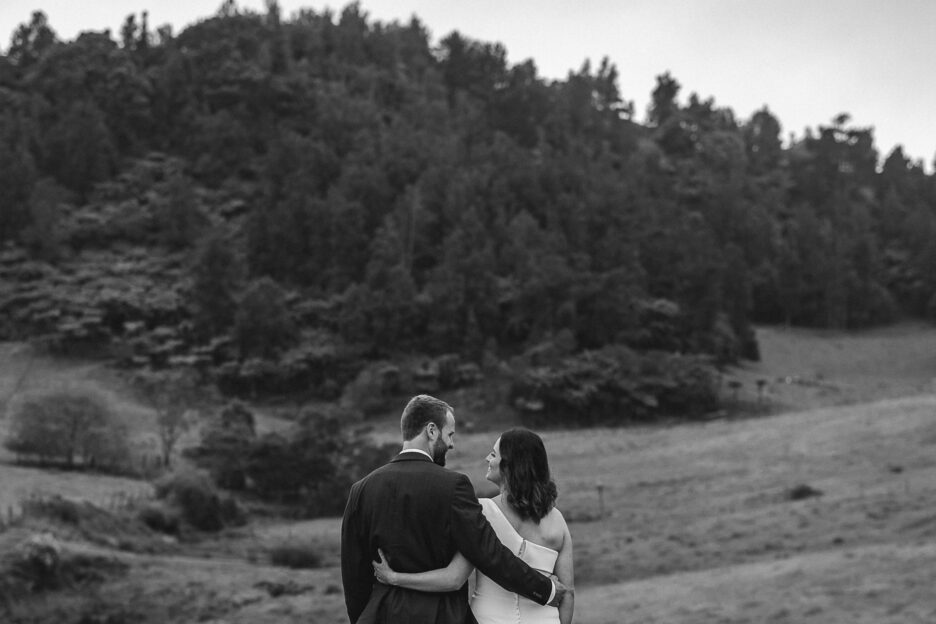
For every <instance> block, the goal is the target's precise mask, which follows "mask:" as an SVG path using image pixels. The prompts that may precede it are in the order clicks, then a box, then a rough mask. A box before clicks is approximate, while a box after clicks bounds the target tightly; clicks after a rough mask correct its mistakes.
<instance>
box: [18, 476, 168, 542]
mask: <svg viewBox="0 0 936 624" xmlns="http://www.w3.org/2000/svg"><path fill="white" fill-rule="evenodd" d="M56 497H59V498H63V499H65V500H70V501H72V502H75V503H79V504H80V503H88V504H90V505H93V506H94V507H97V508H98V509H103V510H105V511H110V512H118V511H125V510H127V509H133V508H135V507H138V506H139V505H140V504H141V503H143V502H145V501H151V500H153V499H154V498H155V493H154V492H153V489H152V487H148V486H143V487H138V488H134V489H132V490H116V491H114V492H110V493H108V494H104V495H102V496H100V497H96V498H78V499H76V498H74V497H67V496H62V495H61V494H55V493H50V492H37V491H33V492H30V493H29V494H27V495H26V496H23V497H22V498H21V499H20V501H19V503H17V504H9V505H7V507H6V509H2V508H0V533H2V532H4V531H7V530H8V529H10V528H11V527H13V526H14V525H16V524H17V523H19V521H20V520H22V519H23V517H24V516H26V515H27V513H28V512H29V509H30V507H34V506H35V505H38V504H42V503H44V502H47V501H49V500H52V499H53V498H56Z"/></svg>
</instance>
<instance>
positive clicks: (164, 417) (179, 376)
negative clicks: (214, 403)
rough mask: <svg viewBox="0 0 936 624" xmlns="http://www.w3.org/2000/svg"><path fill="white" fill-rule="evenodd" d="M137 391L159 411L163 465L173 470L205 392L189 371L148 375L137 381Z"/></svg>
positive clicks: (141, 374)
mask: <svg viewBox="0 0 936 624" xmlns="http://www.w3.org/2000/svg"><path fill="white" fill-rule="evenodd" d="M134 385H135V386H136V388H137V391H138V392H139V394H140V395H141V396H142V398H143V400H145V401H146V402H147V403H149V405H150V406H151V407H152V408H153V409H154V410H156V431H157V433H158V434H159V445H160V451H161V455H162V465H163V466H164V467H166V468H171V467H172V454H173V452H174V451H175V447H176V444H177V443H178V441H179V438H181V437H182V436H183V435H184V434H185V432H186V431H188V430H189V429H190V428H191V427H192V424H193V422H192V421H193V420H194V418H193V417H194V416H196V415H197V409H198V405H199V403H200V402H201V398H202V392H201V390H200V388H199V386H198V383H197V380H196V379H195V376H194V375H193V374H192V373H191V372H189V371H178V370H174V371H158V372H152V371H147V372H143V373H140V374H138V375H137V376H136V377H135V378H134Z"/></svg>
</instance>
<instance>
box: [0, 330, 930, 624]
mask: <svg viewBox="0 0 936 624" xmlns="http://www.w3.org/2000/svg"><path fill="white" fill-rule="evenodd" d="M760 337H761V342H762V348H763V352H764V361H763V362H761V363H759V364H756V365H749V366H745V367H743V368H742V369H739V370H736V371H732V373H731V374H732V376H734V377H736V378H738V379H739V380H741V381H742V382H743V388H742V391H741V392H742V394H743V395H745V396H743V397H742V398H747V399H749V400H753V398H754V397H755V390H754V389H753V388H754V387H755V385H754V382H755V380H756V379H766V380H768V381H769V386H768V388H767V390H768V396H769V398H770V399H771V400H772V401H776V402H781V403H783V404H784V405H786V406H787V408H788V409H789V411H787V412H786V413H783V414H780V415H776V416H771V417H769V418H761V419H737V420H725V419H723V420H716V421H711V422H708V423H704V424H696V425H680V426H670V427H657V428H640V429H618V430H610V429H603V430H590V431H576V432H546V433H545V435H544V438H545V439H546V443H547V447H548V449H549V451H550V456H551V462H552V465H553V470H554V472H555V473H556V477H557V480H558V482H559V486H560V490H561V494H560V496H561V499H560V508H561V509H562V510H563V511H564V512H565V513H566V515H567V517H568V518H569V519H570V520H571V528H572V533H573V537H574V540H575V544H576V563H577V565H576V567H577V576H578V583H577V585H578V598H577V608H576V613H577V616H576V621H577V622H581V623H584V624H588V623H599V622H608V623H611V622H615V623H616V622H634V623H636V622H667V623H679V622H687V623H688V622H692V623H694V624H695V623H705V622H765V621H774V622H803V621H816V622H824V623H832V624H835V623H838V622H842V623H844V622H849V623H853V622H869V623H870V622H875V623H887V622H894V623H897V622H901V623H903V622H916V621H920V622H930V621H936V597H934V596H933V595H932V592H931V591H930V588H931V587H932V586H933V585H934V583H936V512H934V511H933V509H934V508H936V506H934V503H936V418H934V412H936V397H934V396H932V395H930V394H927V393H926V392H928V391H930V390H931V385H930V384H931V383H932V379H933V376H934V375H936V330H933V329H931V328H926V327H920V326H902V327H899V328H893V329H888V330H880V331H875V332H869V333H863V334H856V335H848V334H830V333H820V332H805V331H790V330H782V329H776V328H768V329H762V330H761V332H760ZM788 377H789V378H790V380H789V383H788V382H787V380H786V378H788ZM781 379H782V380H783V381H780V380H781ZM901 396H903V397H904V398H895V397H901ZM855 401H857V402H858V403H854V402H855ZM457 406H458V405H457V403H456V407H457ZM470 416H471V418H473V419H474V420H482V419H483V414H481V413H480V412H478V413H471V414H470ZM377 426H378V428H385V429H389V430H391V431H392V429H393V428H394V426H395V422H394V421H393V419H392V418H389V417H388V418H387V419H386V421H385V422H383V421H382V422H379V423H377ZM495 436H496V434H495V433H492V432H484V433H465V432H461V433H459V441H458V449H457V452H456V453H455V456H454V457H452V460H451V466H452V467H453V468H454V469H457V470H463V471H465V472H467V473H468V474H469V475H470V476H471V477H472V479H473V480H475V482H476V483H478V484H481V479H482V476H481V475H482V474H483V473H482V465H481V459H482V458H483V456H484V455H485V454H486V453H487V449H488V448H489V446H490V444H491V443H492V442H493V437H495ZM0 471H4V472H3V474H2V478H3V480H4V482H6V481H7V477H8V476H9V474H10V473H9V472H7V468H6V467H2V466H0ZM598 482H600V483H601V484H602V486H603V490H602V493H603V503H604V506H603V511H604V515H603V516H602V515H601V513H600V512H601V511H602V508H601V505H600V501H599V497H598V490H597V487H596V486H597V483H598ZM798 484H809V485H811V486H812V487H815V488H818V489H819V490H822V491H823V492H824V495H823V496H821V497H817V498H810V499H807V500H801V501H790V500H788V499H787V497H786V493H787V492H788V490H789V488H791V487H793V486H795V485H798ZM337 529H338V522H337V521H336V520H320V521H314V522H304V523H295V524H283V523H277V524H269V525H260V524H258V525H256V526H254V527H252V528H251V529H250V530H249V531H246V532H240V533H238V534H236V535H233V536H231V537H230V538H228V539H227V540H226V541H219V542H218V547H217V552H222V551H223V552H226V553H228V555H233V556H229V557H225V558H222V559H217V558H214V559H205V558H204V557H199V558H189V559H180V558H177V557H159V556H138V555H128V554H120V555H118V556H120V557H124V558H126V560H127V561H129V562H130V563H131V567H130V571H129V573H128V574H127V575H126V576H124V577H123V578H121V579H119V580H117V581H114V582H111V583H109V584H107V585H105V586H104V587H102V588H101V590H100V592H99V596H98V598H97V599H98V600H100V601H103V603H106V604H109V605H114V604H121V603H122V604H133V605H136V607H135V608H136V609H138V615H140V614H142V616H143V617H145V621H148V622H163V621H165V622H184V621H195V620H198V619H204V620H205V621H221V620H222V619H223V621H225V622H251V623H256V624H263V623H266V622H269V623H271V624H272V623H273V622H276V623H278V624H282V623H287V624H288V623H290V622H309V621H315V622H324V623H327V622H341V621H344V618H343V617H342V614H343V607H342V598H341V594H340V592H338V591H337V587H338V585H339V584H340V583H339V581H338V578H337V567H336V566H337V545H336V540H337ZM283 539H286V540H290V541H295V542H297V543H302V542H311V543H315V544H318V545H319V547H320V548H321V550H322V552H323V556H324V563H325V566H326V567H325V568H323V569H321V570H312V571H298V572H297V571H287V570H283V569H278V568H272V567H268V566H264V565H255V564H252V563H250V562H249V559H250V558H251V557H250V556H249V553H250V552H251V551H253V552H257V551H262V550H263V548H264V547H265V546H268V545H269V544H271V543H274V542H276V541H279V540H283ZM204 550H205V549H204V548H200V549H199V551H201V552H204ZM216 557H217V555H216ZM264 581H265V582H272V583H287V582H289V581H291V582H292V583H293V584H294V588H295V592H293V593H292V595H283V596H279V597H272V596H270V595H269V593H268V592H266V591H265V590H263V589H262V588H261V587H258V586H257V583H260V582H264ZM289 593H290V592H287V594H289Z"/></svg>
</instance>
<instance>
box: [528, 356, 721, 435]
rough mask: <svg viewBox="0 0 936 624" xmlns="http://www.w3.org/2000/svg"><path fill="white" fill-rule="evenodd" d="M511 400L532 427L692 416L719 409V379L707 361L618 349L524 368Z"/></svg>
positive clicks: (700, 358) (698, 358)
mask: <svg viewBox="0 0 936 624" xmlns="http://www.w3.org/2000/svg"><path fill="white" fill-rule="evenodd" d="M510 396H511V399H512V401H513V404H514V406H515V407H518V408H519V409H520V411H521V413H522V416H523V419H524V421H525V422H526V423H527V424H529V425H531V426H542V425H550V424H554V425H555V424H561V425H565V426H568V425H576V426H589V425H594V424H600V423H610V424H614V423H626V422H632V421H646V420H652V419H655V418H659V417H662V416H688V417H694V416H697V415H699V414H703V413H706V412H709V411H711V410H713V409H715V408H716V407H717V404H718V391H717V376H716V373H715V370H714V368H713V367H712V366H711V364H710V363H709V362H708V361H707V360H706V359H705V358H702V357H699V356H684V355H674V354H670V353H663V352H659V351H657V352H651V353H645V354H641V353H638V352H636V351H633V350H631V349H628V348H627V347H623V346H620V345H616V346H611V347H606V348H604V349H601V350H597V351H586V352H584V353H582V354H580V355H577V356H575V357H570V358H566V359H564V360H562V361H561V362H559V363H556V364H554V365H552V366H548V367H537V368H531V369H528V370H526V371H524V372H523V373H522V374H521V375H519V376H518V378H517V379H516V380H515V381H514V383H513V386H512V388H511V393H510Z"/></svg>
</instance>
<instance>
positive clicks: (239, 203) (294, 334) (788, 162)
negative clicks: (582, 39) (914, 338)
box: [0, 2, 936, 362]
mask: <svg viewBox="0 0 936 624" xmlns="http://www.w3.org/2000/svg"><path fill="white" fill-rule="evenodd" d="M634 115H635V111H634V106H633V104H632V103H631V102H629V101H627V100H626V99H624V96H623V95H622V94H621V93H620V92H619V89H618V85H617V69H616V67H615V66H614V64H613V63H612V62H611V61H610V60H609V59H603V60H602V61H601V63H600V64H598V66H597V68H595V67H593V66H592V64H591V63H590V62H587V61H586V62H585V63H583V65H582V66H581V67H580V68H579V69H578V70H576V71H570V72H569V74H568V76H567V78H566V79H565V80H558V81H548V80H545V79H543V78H541V77H540V76H538V75H537V70H536V66H535V64H534V63H533V62H532V61H525V62H522V63H519V64H516V65H513V66H511V65H510V64H509V63H508V61H507V52H506V50H505V49H504V48H503V46H501V45H500V44H493V43H486V42H480V41H475V40H472V39H470V38H469V37H467V36H465V35H464V34H461V33H458V32H453V33H451V34H449V35H447V36H445V37H443V38H441V40H440V41H439V42H438V43H437V44H433V43H432V42H431V41H430V37H429V34H428V32H427V30H426V28H425V27H424V26H423V24H421V23H420V22H419V20H418V19H417V18H413V19H412V20H411V21H410V22H408V23H398V22H393V23H379V22H375V21H372V20H370V19H369V18H368V16H367V14H366V13H365V12H364V10H363V9H362V8H361V7H360V6H359V5H357V4H351V5H348V6H347V7H346V8H344V9H343V10H342V11H341V12H340V14H333V13H331V12H329V11H325V12H322V13H317V12H314V11H311V10H304V11H301V12H300V13H298V14H297V15H295V16H294V17H292V18H291V19H289V20H286V19H284V18H283V17H282V16H281V14H280V11H279V8H278V6H277V4H276V2H270V3H269V7H268V11H267V13H266V14H257V13H253V12H250V11H242V10H240V9H238V7H237V6H236V4H235V3H233V2H226V3H225V4H224V5H223V6H222V9H221V10H220V11H219V13H218V14H217V15H215V16H213V17H209V18H207V19H204V20H202V21H200V22H198V23H196V24H194V25H192V26H190V27H188V28H186V29H185V30H184V31H183V32H181V33H179V34H177V35H176V34H173V33H172V32H171V29H169V28H168V27H162V28H159V29H157V31H156V33H153V32H151V31H150V27H149V25H148V24H147V21H146V15H145V14H144V15H142V16H140V17H139V19H138V18H137V17H136V16H133V15H131V16H129V17H128V18H127V20H126V22H125V24H124V27H123V28H122V29H121V33H120V38H119V41H115V40H114V39H113V37H112V36H111V34H110V33H109V32H103V33H83V34H81V35H80V36H79V37H78V38H77V39H75V40H74V41H71V42H63V41H60V40H59V39H58V38H57V36H56V35H55V32H54V30H53V28H52V25H50V24H48V23H47V20H46V18H45V16H44V15H42V14H41V13H36V14H34V15H33V16H32V18H31V20H30V21H29V22H28V23H26V24H24V25H22V26H20V27H19V28H18V29H17V30H16V31H15V32H14V33H13V36H12V39H11V43H10V45H9V47H8V49H7V51H6V53H5V54H4V55H2V56H0V138H2V140H0V239H2V241H3V242H4V243H7V244H8V245H11V246H13V247H14V248H18V247H23V248H24V249H27V250H28V254H32V257H29V256H28V255H27V256H15V258H19V259H21V260H17V261H16V262H17V263H21V262H34V261H37V260H41V261H43V262H53V263H56V264H53V265H49V267H47V268H45V269H43V270H44V271H54V270H57V271H64V272H65V273H68V270H67V267H68V266H70V265H71V266H78V265H81V263H82V262H84V260H85V259H86V258H87V257H88V256H87V254H88V253H89V252H93V251H95V250H97V251H98V252H103V250H109V251H110V252H113V253H116V254H117V255H120V254H122V253H123V252H122V251H120V247H119V244H124V245H126V244H132V245H136V246H140V245H142V246H143V247H145V249H146V250H147V251H146V252H145V253H146V254H150V255H153V256H156V255H160V256H163V257H169V258H180V263H177V264H173V265H172V266H173V267H175V268H174V269H173V271H175V272H173V273H172V274H171V276H172V278H171V279H169V278H168V277H167V279H166V281H167V282H169V284H166V283H164V282H160V277H166V276H167V275H169V274H166V273H165V272H162V273H160V274H159V275H154V276H153V277H152V283H153V284H157V285H158V284H162V285H161V286H159V288H161V289H162V290H161V291H160V292H165V293H168V294H166V295H165V296H163V297H162V299H160V301H161V302H162V303H161V304H160V305H161V306H162V307H160V308H159V311H158V312H152V311H149V312H146V311H142V310H140V309H139V308H140V307H146V306H145V305H143V304H140V305H138V306H137V304H136V303H134V304H133V305H130V304H127V303H126V302H124V303H123V304H121V306H120V307H119V309H120V315H119V320H121V321H123V322H124V324H123V325H121V324H120V323H111V326H109V327H108V328H107V332H105V334H108V332H109V334H108V335H110V336H112V337H114V338H125V337H126V331H127V325H126V323H128V322H141V323H143V324H144V325H145V326H146V327H147V328H148V329H150V330H152V329H154V328H158V327H160V326H162V325H164V324H166V323H167V322H171V323H174V324H178V323H180V322H190V323H191V324H192V327H194V331H193V332H191V333H190V334H189V335H187V337H186V338H185V339H186V340H194V341H196V342H198V343H199V344H202V345H209V344H213V345H215V346H217V345H218V344H219V343H218V342H217V341H218V340H223V339H233V340H234V341H235V342H236V344H237V348H235V349H231V350H229V352H228V353H229V354H230V355H229V357H231V358H233V359H235V360H236V359H238V358H240V359H243V358H254V357H259V358H266V359H269V360H277V359H279V360H280V361H282V360H283V359H284V358H285V360H288V361H295V360H297V359H299V360H302V361H306V362H308V361H310V360H309V358H312V357H313V356H311V355H308V354H309V351H308V349H312V348H313V346H312V342H308V341H307V342H303V341H304V340H306V338H307V337H309V336H312V335H314V336H315V337H316V338H315V340H316V341H319V342H315V345H317V346H315V347H314V348H316V349H317V348H319V347H320V346H321V335H322V332H330V333H331V335H332V336H333V338H334V340H335V341H342V343H343V344H349V345H358V346H359V347H362V348H363V349H365V350H366V351H370V352H371V353H373V354H374V355H376V356H380V355H381V354H386V353H392V352H394V351H397V350H410V351H413V350H415V351H423V352H430V353H432V352H435V353H442V352H453V351H455V352H463V353H480V351H481V350H483V349H522V348H526V347H529V346H530V345H533V344H536V343H537V342H539V341H542V340H546V339H549V338H550V337H553V336H556V335H558V334H560V333H563V335H569V334H571V336H572V337H573V338H574V341H575V344H576V345H577V347H578V348H581V349H598V348H601V347H603V346H606V345H610V344H614V343H619V344H622V345H624V346H627V347H631V348H636V349H665V350H669V351H678V352H683V353H705V354H711V355H714V356H717V357H719V358H721V359H722V360H728V361H730V360H733V359H736V358H738V357H743V356H751V357H754V356H756V353H757V348H756V344H755V343H754V341H753V332H752V331H751V324H752V323H753V322H787V323H797V324H805V325H813V326H825V327H839V328H844V327H857V326H862V325H867V324H871V323H878V322H885V321H888V320H890V319H892V318H894V317H895V316H896V315H897V314H900V313H909V314H913V315H930V316H932V315H934V314H936V297H934V294H936V181H934V177H933V175H930V174H927V173H926V172H925V171H924V168H923V166H922V164H921V163H919V162H912V161H910V160H909V159H907V158H906V156H904V154H903V152H902V150H901V149H900V148H899V147H898V148H896V149H895V150H894V151H893V152H892V153H891V154H890V155H888V156H887V157H886V158H885V159H883V160H882V159H881V158H880V156H879V154H878V152H877V149H876V147H875V144H874V136H873V131H872V129H870V128H859V127H854V126H852V125H850V123H849V119H848V116H847V115H844V114H843V115H841V116H838V117H836V119H834V120H832V121H831V123H830V124H829V125H820V126H819V127H817V128H816V129H815V130H814V131H810V132H809V133H807V134H806V136H804V137H802V138H791V140H790V141H788V142H784V141H782V140H781V136H780V135H781V128H782V126H781V122H780V120H778V119H777V118H776V117H775V116H774V115H773V114H772V113H771V112H770V111H769V110H768V109H767V108H766V107H765V108H764V109H762V110H759V111H756V112H754V113H753V114H752V115H751V117H750V118H749V119H739V118H738V117H737V116H736V115H735V113H734V112H733V111H731V110H730V109H727V108H724V107H720V106H718V105H717V104H716V103H715V101H714V99H712V98H708V99H703V98H702V97H700V96H698V95H697V94H690V95H689V97H688V98H685V99H684V98H682V97H681V88H680V84H679V82H678V80H677V78H676V77H674V76H672V75H670V74H669V73H663V74H662V75H660V76H659V77H658V78H657V85H656V87H655V88H654V90H653V92H652V94H651V105H650V107H649V110H648V111H647V117H646V120H645V121H644V122H641V121H640V120H638V119H635V116H634ZM934 147H936V146H934ZM53 187H54V188H55V189H56V193H55V194H50V193H49V192H48V189H49V188H53ZM37 189H46V190H45V191H43V192H37ZM50 197H56V198H57V199H56V200H55V201H51V200H50V199H49V198H50ZM53 204H54V205H53ZM50 211H52V212H55V211H58V212H57V213H55V214H59V213H60V214H61V215H62V216H61V219H59V220H58V221H60V223H61V225H60V227H57V228H50V226H49V219H50V217H49V214H50ZM53 230H54V232H53ZM89 232H90V234H89ZM53 236H54V240H52V239H51V237H53ZM37 238H38V239H44V240H39V241H37ZM115 245H117V246H115ZM50 247H51V248H54V249H50ZM37 250H38V251H37ZM40 252H41V254H40ZM37 254H38V255H37ZM81 266H84V265H81ZM180 267H181V268H180ZM5 275H7V274H5ZM3 279H14V278H11V277H9V276H7V277H4V278H3ZM147 279H149V278H147ZM148 288H151V289H152V288H156V286H152V285H151V286H148ZM110 296H111V298H110V299H107V301H110V302H111V304H109V305H111V307H112V308H114V306H115V305H116V304H113V297H118V299H119V294H118V295H115V294H114V293H113V292H111V293H110ZM134 301H136V300H134ZM168 302H174V303H168ZM16 305H17V302H11V301H9V300H6V301H3V302H0V312H2V313H3V314H4V315H6V321H5V322H4V324H3V328H4V330H3V331H4V333H5V334H6V335H8V336H9V335H15V334H23V333H25V334H36V333H42V331H44V330H47V329H48V327H49V323H50V322H58V323H60V324H61V323H72V325H70V327H71V326H73V325H74V323H75V322H76V319H75V318H68V315H67V314H65V317H56V318H55V319H52V320H51V321H50V320H49V318H47V317H43V318H44V319H45V321H44V322H45V325H43V326H42V327H38V326H36V325H35V324H30V321H27V320H25V319H23V318H21V316H22V315H20V316H17V315H16V313H15V312H14V308H16ZM95 305H97V304H95ZM102 305H103V304H102ZM134 306H137V307H134ZM661 310H666V311H667V312H666V314H665V315H664V316H660V315H659V314H660V311H661ZM654 311H656V312H654ZM654 314H656V315H657V316H654ZM648 315H649V316H648ZM664 317H665V323H663V325H665V327H664V328H663V329H660V328H661V327H663V326H658V325H654V323H655V322H656V321H654V320H653V319H657V320H660V319H663V318H664ZM81 318H82V319H84V320H81V323H84V325H82V326H81V327H83V328H85V329H84V330H82V331H85V334H82V335H83V336H84V335H86V334H87V327H88V324H89V323H92V320H88V319H89V318H92V319H93V318H96V316H95V315H94V314H87V313H84V315H83V316H82V317H81ZM111 318H112V320H113V318H117V317H113V316H112V317H111ZM56 319H57V320H56ZM102 322H104V321H102ZM661 322H662V321H661ZM274 325H275V327H274ZM261 329H262V331H261ZM94 335H99V334H94ZM101 335H103V334H101ZM213 340H214V341H215V342H212V341H213ZM295 344H304V345H305V346H306V347H308V349H307V351H306V352H304V353H305V354H304V355H297V353H296V349H298V348H300V347H296V348H294V349H292V350H290V349H289V347H290V345H295ZM163 347H164V348H165V349H167V350H168V351H167V352H171V349H172V347H171V346H165V344H164V345H163ZM206 348H207V347H206ZM219 353H220V352H219V351H218V350H214V351H212V352H211V357H214V358H215V359H216V360H217V359H218V358H219V357H221V356H220V355H219ZM315 353H316V355H315V356H314V358H320V357H322V352H321V351H316V352H315ZM290 358H293V359H292V360H290ZM303 358H305V359H304V360H303ZM222 359H223V358H222ZM316 361H319V360H318V359H316Z"/></svg>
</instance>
